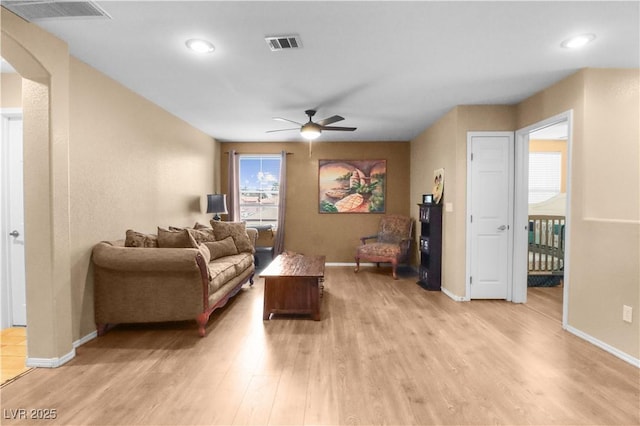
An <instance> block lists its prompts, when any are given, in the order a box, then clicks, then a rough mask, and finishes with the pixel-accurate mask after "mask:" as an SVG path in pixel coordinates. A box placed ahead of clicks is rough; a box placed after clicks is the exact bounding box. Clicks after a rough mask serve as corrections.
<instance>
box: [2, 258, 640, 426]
mask: <svg viewBox="0 0 640 426" xmlns="http://www.w3.org/2000/svg"><path fill="white" fill-rule="evenodd" d="M381 269H383V268H381ZM262 290H263V287H262V280H257V282H256V285H255V287H254V288H248V287H245V288H244V289H243V290H242V291H241V292H240V293H239V294H238V295H237V296H236V297H235V298H234V300H233V301H232V302H230V303H229V304H228V305H227V306H226V307H225V308H224V309H223V310H222V311H221V312H219V313H216V314H214V315H212V318H211V321H210V323H209V326H208V328H207V333H208V334H207V336H206V337H205V338H199V337H198V333H197V329H196V325H195V322H189V323H180V324H165V325H161V326H153V327H148V326H128V327H119V328H116V329H114V330H113V331H111V332H109V333H108V334H107V335H105V336H103V337H101V338H98V339H96V340H93V341H91V342H89V343H87V344H85V345H83V346H81V347H80V348H78V351H77V357H76V358H75V359H74V360H72V361H71V362H69V363H67V364H66V365H64V366H62V367H60V368H57V369H35V370H34V371H32V372H30V373H28V374H26V375H24V376H23V377H21V378H20V379H18V380H16V381H14V382H12V383H10V384H9V385H7V386H5V387H4V388H2V389H1V398H2V407H3V411H5V412H6V410H11V409H17V408H44V409H55V410H56V415H57V419H56V420H55V421H53V422H43V421H35V420H34V421H33V423H34V424H36V423H37V424H64V425H80V424H92V425H106V424H110V425H125V424H126V425H137V424H146V425H174V424H181V425H191V424H200V425H208V424H224V425H231V424H234V425H235V424H238V425H242V424H273V425H306V424H314V425H333V424H349V425H355V424H361V425H373V424H387V425H410V424H418V425H429V424H482V425H486V424H509V425H515V424H536V425H543V424H544V425H552V424H557V425H569V424H571V425H575V424H607V425H609V424H634V425H637V424H639V423H640V414H639V411H640V402H639V400H640V389H639V387H640V385H639V381H640V380H639V378H640V375H639V370H638V369H637V368H635V367H633V366H631V365H629V364H627V363H625V362H624V361H622V360H620V359H618V358H615V357H614V356H612V355H610V354H608V353H606V352H604V351H602V350H601V349H599V348H597V347H595V346H593V345H591V344H589V343H587V342H585V341H583V340H581V339H579V338H577V337H575V336H573V335H571V334H569V333H567V332H565V331H563V330H562V328H561V324H560V321H559V320H557V319H554V318H552V317H550V316H549V315H546V314H543V313H541V312H540V311H539V310H536V309H532V308H531V307H529V306H525V305H517V304H511V303H507V302H504V301H503V302H500V301H473V302H469V303H458V302H454V301H452V300H451V299H449V298H448V297H447V296H445V295H444V294H442V293H440V292H427V291H425V290H423V289H422V288H420V287H419V286H417V285H416V284H415V278H402V277H401V279H400V280H398V281H394V280H392V279H391V278H390V276H389V273H388V272H387V273H378V272H377V271H376V269H375V268H373V267H371V268H362V270H361V272H360V273H358V274H354V273H353V271H352V269H351V268H348V267H330V268H327V271H326V283H325V293H324V300H323V302H322V303H323V307H322V309H323V312H322V315H323V319H322V321H320V322H314V321H310V320H306V319H292V318H289V317H279V318H276V319H272V320H271V321H268V322H263V321H262ZM530 298H531V299H533V298H532V297H531V296H530ZM16 423H28V422H24V421H23V422H18V421H12V420H11V419H3V424H16Z"/></svg>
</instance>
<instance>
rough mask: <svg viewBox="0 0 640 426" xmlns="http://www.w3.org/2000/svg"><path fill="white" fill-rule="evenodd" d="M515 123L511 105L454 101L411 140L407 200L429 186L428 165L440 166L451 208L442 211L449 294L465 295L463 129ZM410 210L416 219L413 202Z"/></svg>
mask: <svg viewBox="0 0 640 426" xmlns="http://www.w3.org/2000/svg"><path fill="white" fill-rule="evenodd" d="M514 126H515V108H514V107H512V106H500V105H467V106H458V107H456V108H454V109H453V110H451V111H449V112H448V113H447V114H446V115H445V116H444V117H442V118H441V119H440V120H438V121H437V122H436V123H435V124H434V125H432V126H430V127H429V128H428V129H427V130H425V131H424V132H423V133H421V134H420V135H419V136H418V137H416V138H415V139H414V140H412V141H411V144H410V145H411V200H410V204H411V206H415V205H416V204H417V203H419V202H420V201H421V199H422V194H428V193H431V192H432V187H433V171H434V170H435V169H438V168H444V174H445V178H444V180H445V183H444V196H443V201H442V202H443V203H451V207H452V211H450V212H447V211H444V213H443V230H442V287H443V288H444V289H446V290H447V291H448V292H450V293H451V294H452V295H453V296H457V297H461V298H462V297H466V282H465V275H466V269H465V268H466V200H467V190H466V187H467V132H470V131H492V130H493V131H502V130H513V128H514ZM411 215H412V217H413V218H414V219H415V220H417V219H418V211H417V207H415V208H412V211H411ZM417 238H418V237H417V234H416V239H417ZM415 256H416V257H415V258H414V263H417V254H415Z"/></svg>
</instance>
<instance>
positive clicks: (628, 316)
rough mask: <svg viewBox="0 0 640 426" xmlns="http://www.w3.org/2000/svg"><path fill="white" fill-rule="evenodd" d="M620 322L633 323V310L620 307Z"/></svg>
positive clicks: (629, 307)
mask: <svg viewBox="0 0 640 426" xmlns="http://www.w3.org/2000/svg"><path fill="white" fill-rule="evenodd" d="M622 321H624V322H631V321H633V308H632V307H631V306H627V305H622Z"/></svg>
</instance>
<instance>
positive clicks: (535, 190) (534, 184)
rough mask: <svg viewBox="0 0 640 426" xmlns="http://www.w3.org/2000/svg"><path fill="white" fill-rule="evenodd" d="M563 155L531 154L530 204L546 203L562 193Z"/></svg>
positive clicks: (550, 153) (553, 153)
mask: <svg viewBox="0 0 640 426" xmlns="http://www.w3.org/2000/svg"><path fill="white" fill-rule="evenodd" d="M561 159H562V154H561V153H560V152H530V153H529V204H535V203H540V202H542V201H546V200H548V199H549V198H551V197H553V196H554V195H557V194H559V193H560V188H561V186H560V185H561V176H562V175H561V168H562V161H561Z"/></svg>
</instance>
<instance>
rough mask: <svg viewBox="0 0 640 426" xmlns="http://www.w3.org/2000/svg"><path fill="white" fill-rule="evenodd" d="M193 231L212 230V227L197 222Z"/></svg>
mask: <svg viewBox="0 0 640 426" xmlns="http://www.w3.org/2000/svg"><path fill="white" fill-rule="evenodd" d="M193 229H211V227H210V226H209V225H205V224H202V223H200V222H196V224H195V225H193Z"/></svg>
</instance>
